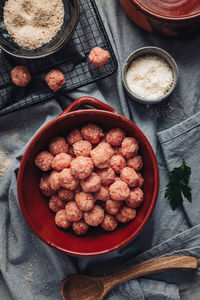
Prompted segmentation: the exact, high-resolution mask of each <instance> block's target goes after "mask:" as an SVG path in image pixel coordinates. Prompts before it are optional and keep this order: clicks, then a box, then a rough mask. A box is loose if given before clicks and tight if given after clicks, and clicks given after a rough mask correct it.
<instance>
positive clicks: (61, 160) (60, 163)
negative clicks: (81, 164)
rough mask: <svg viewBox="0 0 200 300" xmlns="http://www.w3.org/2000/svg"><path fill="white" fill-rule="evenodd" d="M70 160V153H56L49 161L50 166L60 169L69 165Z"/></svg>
mask: <svg viewBox="0 0 200 300" xmlns="http://www.w3.org/2000/svg"><path fill="white" fill-rule="evenodd" d="M71 161H72V157H71V155H69V154H67V153H58V154H57V155H56V156H55V157H54V159H53V160H52V162H51V165H52V168H53V169H55V170H57V171H62V170H63V169H65V168H69V167H70V163H71Z"/></svg>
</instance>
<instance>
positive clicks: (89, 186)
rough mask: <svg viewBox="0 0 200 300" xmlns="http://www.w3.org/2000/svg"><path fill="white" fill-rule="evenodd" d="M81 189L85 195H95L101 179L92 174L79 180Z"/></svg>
mask: <svg viewBox="0 0 200 300" xmlns="http://www.w3.org/2000/svg"><path fill="white" fill-rule="evenodd" d="M81 187H82V189H83V191H84V192H86V193H95V192H97V191H98V190H100V188H101V178H100V177H99V175H97V174H96V173H94V172H92V174H91V175H90V176H89V177H87V178H86V179H83V180H81Z"/></svg>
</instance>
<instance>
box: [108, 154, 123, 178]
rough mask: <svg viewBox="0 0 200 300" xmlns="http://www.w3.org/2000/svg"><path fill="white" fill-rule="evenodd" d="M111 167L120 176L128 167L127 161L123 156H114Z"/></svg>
mask: <svg viewBox="0 0 200 300" xmlns="http://www.w3.org/2000/svg"><path fill="white" fill-rule="evenodd" d="M110 166H111V168H112V169H113V170H114V172H115V173H116V174H119V173H120V172H121V170H122V169H123V168H125V167H126V160H125V158H124V157H123V156H122V155H113V156H112V157H111V159H110Z"/></svg>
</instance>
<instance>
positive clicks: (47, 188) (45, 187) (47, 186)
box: [40, 174, 55, 197]
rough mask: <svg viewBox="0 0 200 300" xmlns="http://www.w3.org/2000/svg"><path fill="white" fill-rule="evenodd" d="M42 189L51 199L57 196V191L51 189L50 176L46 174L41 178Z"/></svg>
mask: <svg viewBox="0 0 200 300" xmlns="http://www.w3.org/2000/svg"><path fill="white" fill-rule="evenodd" d="M40 189H41V191H42V193H43V194H44V195H45V196H48V197H50V196H52V195H53V194H55V191H54V190H52V189H51V187H50V184H49V175H48V174H44V175H42V177H41V178H40Z"/></svg>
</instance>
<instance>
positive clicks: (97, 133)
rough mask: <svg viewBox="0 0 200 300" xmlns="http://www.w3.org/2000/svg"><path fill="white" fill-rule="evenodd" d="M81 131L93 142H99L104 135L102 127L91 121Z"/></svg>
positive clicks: (85, 137) (86, 138)
mask: <svg viewBox="0 0 200 300" xmlns="http://www.w3.org/2000/svg"><path fill="white" fill-rule="evenodd" d="M81 133H82V136H83V137H84V139H85V140H87V141H89V142H90V143H91V144H98V143H99V142H100V140H101V138H102V137H103V136H104V133H103V130H102V129H101V127H99V126H97V125H95V124H91V123H89V124H87V125H86V126H84V127H82V129H81Z"/></svg>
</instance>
